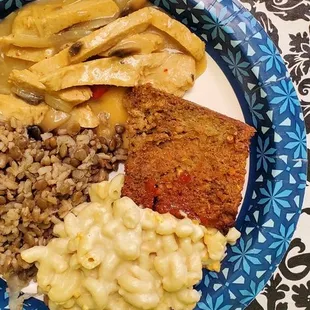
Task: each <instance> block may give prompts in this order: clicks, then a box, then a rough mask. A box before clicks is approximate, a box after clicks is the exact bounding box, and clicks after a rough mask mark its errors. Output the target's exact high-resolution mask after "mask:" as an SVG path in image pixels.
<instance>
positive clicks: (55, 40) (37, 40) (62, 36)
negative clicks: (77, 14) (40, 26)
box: [12, 28, 91, 48]
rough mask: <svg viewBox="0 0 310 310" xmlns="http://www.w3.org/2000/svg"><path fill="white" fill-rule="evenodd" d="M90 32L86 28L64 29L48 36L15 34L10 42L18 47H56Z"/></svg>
mask: <svg viewBox="0 0 310 310" xmlns="http://www.w3.org/2000/svg"><path fill="white" fill-rule="evenodd" d="M90 33H91V30H87V29H82V28H81V29H75V30H66V31H63V32H61V33H59V34H53V35H51V36H50V37H47V38H44V37H37V36H34V35H28V34H17V35H14V36H13V38H12V43H13V44H14V45H16V46H19V47H34V48H46V47H51V46H53V47H57V46H61V45H63V44H65V43H68V42H75V41H77V40H79V39H81V38H82V37H85V36H87V35H89V34H90Z"/></svg>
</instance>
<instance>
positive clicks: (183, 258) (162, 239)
mask: <svg viewBox="0 0 310 310" xmlns="http://www.w3.org/2000/svg"><path fill="white" fill-rule="evenodd" d="M122 185H123V175H118V176H116V177H115V178H114V179H112V181H111V182H107V181H105V182H102V183H98V184H94V185H92V187H91V188H90V196H91V200H92V202H91V203H83V204H81V205H79V206H78V207H76V208H75V209H74V210H73V211H72V212H71V213H69V214H68V215H67V216H66V217H65V218H64V221H63V222H61V223H59V224H57V225H56V226H55V228H54V234H55V235H56V236H58V238H54V239H53V240H51V241H50V242H49V244H48V245H47V246H36V247H33V248H30V249H28V250H25V251H23V252H22V258H23V259H24V260H25V261H26V262H28V263H32V262H36V265H37V267H38V274H37V282H38V286H39V290H40V292H42V293H44V294H46V295H47V296H48V300H49V307H50V309H51V310H54V309H55V310H56V309H76V310H77V309H111V310H115V309H118V310H122V309H123V310H137V309H145V310H147V309H158V310H168V309H171V308H172V309H174V310H187V309H193V308H194V307H195V305H196V303H197V302H198V301H199V299H200V293H199V292H198V291H196V290H195V289H194V288H193V286H194V285H195V284H197V283H198V282H199V281H200V280H201V278H202V267H203V266H206V267H207V268H209V269H211V270H215V271H218V270H219V268H220V261H221V259H222V258H223V256H224V255H225V250H226V244H227V243H233V242H235V241H236V239H237V238H238V237H239V232H238V231H237V230H235V229H232V230H231V231H230V232H229V233H228V235H227V236H226V237H225V236H223V235H222V234H221V233H220V232H219V231H217V230H216V229H207V228H205V227H203V226H201V225H199V224H198V223H194V222H193V221H191V220H190V219H188V218H184V219H176V218H175V217H173V216H172V215H170V214H159V213H157V212H154V211H152V210H151V209H141V208H139V207H138V206H137V205H136V204H135V203H134V202H133V201H132V200H131V199H129V198H128V197H122V198H120V193H121V188H122Z"/></svg>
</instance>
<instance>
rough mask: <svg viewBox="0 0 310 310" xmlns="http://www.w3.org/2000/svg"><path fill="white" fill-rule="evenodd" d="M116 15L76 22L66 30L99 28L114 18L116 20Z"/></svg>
mask: <svg viewBox="0 0 310 310" xmlns="http://www.w3.org/2000/svg"><path fill="white" fill-rule="evenodd" d="M117 17H118V16H114V17H105V18H98V19H93V20H89V21H86V22H82V23H78V24H76V25H73V26H72V27H70V28H69V30H68V31H71V30H90V31H91V30H95V29H98V28H101V27H103V26H105V25H107V24H109V23H111V22H113V21H114V20H116V18H117Z"/></svg>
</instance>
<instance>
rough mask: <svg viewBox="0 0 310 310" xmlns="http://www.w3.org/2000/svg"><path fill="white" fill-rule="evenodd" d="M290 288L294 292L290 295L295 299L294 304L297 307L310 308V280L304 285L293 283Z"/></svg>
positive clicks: (307, 309)
mask: <svg viewBox="0 0 310 310" xmlns="http://www.w3.org/2000/svg"><path fill="white" fill-rule="evenodd" d="M292 289H293V291H294V292H295V294H293V295H292V298H293V300H294V301H295V306H296V307H297V308H305V310H310V281H308V282H307V284H306V285H304V284H301V285H300V286H297V285H294V286H293V287H292Z"/></svg>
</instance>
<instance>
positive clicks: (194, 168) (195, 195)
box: [122, 85, 254, 232]
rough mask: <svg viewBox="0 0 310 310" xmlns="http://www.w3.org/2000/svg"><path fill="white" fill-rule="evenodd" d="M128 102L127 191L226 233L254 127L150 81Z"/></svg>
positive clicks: (162, 209) (143, 202) (135, 197)
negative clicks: (185, 98) (183, 97)
mask: <svg viewBox="0 0 310 310" xmlns="http://www.w3.org/2000/svg"><path fill="white" fill-rule="evenodd" d="M124 104H125V107H126V108H127V110H128V114H129V118H128V122H127V135H128V139H129V156H128V159H127V162H126V164H125V184H124V187H123V190H122V194H123V195H124V196H128V197H130V198H132V199H133V200H134V201H135V202H136V203H137V204H139V205H141V206H142V207H146V208H152V209H153V210H156V211H158V212H160V213H166V212H170V213H172V214H173V215H175V216H177V217H182V216H183V215H184V213H186V214H187V215H188V216H189V217H190V218H192V219H199V220H200V221H201V223H202V224H203V225H205V226H207V227H214V228H217V229H220V230H221V231H223V232H226V231H227V230H228V228H230V227H232V226H233V225H234V223H235V218H236V215H237V212H238V206H239V204H240V202H241V198H242V197H241V191H242V188H243V184H244V177H245V173H246V170H245V166H246V159H247V157H248V150H249V140H250V138H251V137H252V136H253V134H254V129H253V128H252V127H250V126H248V125H246V124H244V123H242V122H240V121H237V120H234V119H232V118H229V117H227V116H224V115H221V114H219V113H217V112H214V111H212V110H210V109H207V108H204V107H201V106H199V105H197V104H194V103H192V102H189V101H186V100H183V99H180V98H178V97H175V96H173V95H170V94H167V93H164V92H161V91H158V90H156V89H154V88H152V87H151V86H150V85H145V86H139V87H136V88H133V89H132V90H131V91H129V92H128V94H127V95H126V97H125V101H124ZM182 211H183V212H182Z"/></svg>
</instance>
